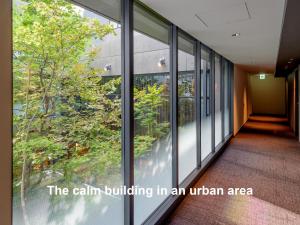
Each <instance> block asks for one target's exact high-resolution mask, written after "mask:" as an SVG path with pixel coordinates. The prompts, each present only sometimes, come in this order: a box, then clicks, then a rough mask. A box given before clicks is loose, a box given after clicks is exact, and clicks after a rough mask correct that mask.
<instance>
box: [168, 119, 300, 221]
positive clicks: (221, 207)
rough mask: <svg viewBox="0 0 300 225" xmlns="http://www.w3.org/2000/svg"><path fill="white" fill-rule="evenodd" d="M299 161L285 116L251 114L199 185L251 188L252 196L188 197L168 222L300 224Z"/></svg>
mask: <svg viewBox="0 0 300 225" xmlns="http://www.w3.org/2000/svg"><path fill="white" fill-rule="evenodd" d="M299 165H300V143H299V142H297V139H296V138H295V136H294V135H293V133H292V132H291V131H290V129H289V127H288V121H287V119H285V118H278V117H266V116H251V117H250V118H249V120H248V121H247V123H246V124H245V125H244V126H243V128H242V129H241V131H240V132H239V133H238V135H237V136H235V137H234V138H233V139H232V140H231V142H230V144H229V145H228V147H227V149H225V151H224V152H223V154H222V155H221V156H220V158H219V159H218V160H216V162H215V163H214V164H213V165H212V166H211V167H210V168H209V169H208V170H207V172H206V173H205V174H204V175H203V176H202V177H201V178H200V179H199V180H198V181H197V183H196V184H195V187H202V186H203V185H204V186H206V187H222V188H224V190H225V189H227V188H229V187H239V188H240V187H245V188H253V195H252V196H241V195H237V196H228V195H223V196H191V195H188V196H186V198H185V199H184V200H183V201H182V203H181V204H180V205H179V206H178V208H177V209H176V210H175V212H174V213H173V214H172V215H171V217H170V218H169V220H168V221H167V224H169V225H182V224H185V225H195V224H205V225H209V224H226V225H228V224H243V225H245V224H255V225H259V224H272V225H275V224H278V225H279V224H280V225H281V224H294V225H296V224H300V176H299V174H300V166H299ZM232 185H234V186H232Z"/></svg>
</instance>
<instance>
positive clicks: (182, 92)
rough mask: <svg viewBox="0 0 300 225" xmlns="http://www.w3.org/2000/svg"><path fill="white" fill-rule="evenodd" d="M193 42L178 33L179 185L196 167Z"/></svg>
mask: <svg viewBox="0 0 300 225" xmlns="http://www.w3.org/2000/svg"><path fill="white" fill-rule="evenodd" d="M195 51H196V45H195V41H194V40H190V39H189V38H188V37H186V36H185V35H184V34H183V33H181V32H179V33H178V164H179V165H178V167H179V168H178V171H179V174H178V175H179V183H181V182H182V181H183V180H184V179H185V178H186V177H187V176H188V175H189V174H190V173H191V172H192V171H193V170H194V169H195V168H196V165H197V147H196V117H195V103H196V102H195Z"/></svg>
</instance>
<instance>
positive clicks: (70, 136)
mask: <svg viewBox="0 0 300 225" xmlns="http://www.w3.org/2000/svg"><path fill="white" fill-rule="evenodd" d="M115 2H119V1H118V0H117V1H115ZM119 3H120V2H119ZM117 5H118V6H119V5H120V4H117ZM98 7H101V3H99V4H98ZM105 7H106V9H108V8H107V7H110V8H109V11H111V12H114V15H119V14H120V8H119V7H116V8H114V7H113V5H111V6H108V5H106V6H105ZM53 15H56V16H53ZM107 16H109V15H107ZM13 23H14V27H13V42H14V49H13V53H14V60H13V77H14V83H13V85H14V86H13V91H14V114H13V117H14V121H13V128H14V132H13V223H14V224H17V225H20V224H21V225H22V224H31V225H34V224H37V225H40V224H75V223H76V224H99V223H100V222H99V221H101V223H103V224H123V200H122V197H121V196H118V197H112V196H110V195H105V194H103V190H104V186H105V185H106V186H109V187H119V186H120V185H122V180H123V179H122V177H121V174H122V173H121V93H120V83H121V76H120V75H121V74H120V69H121V66H120V65H121V60H120V55H121V47H120V46H121V37H120V33H121V32H120V24H119V23H118V22H117V21H111V19H110V18H108V17H103V16H101V15H99V14H95V13H93V12H91V11H89V10H87V9H84V8H82V7H79V6H76V5H74V4H72V3H70V2H69V1H63V0H53V1H46V0H42V1H26V2H25V1H24V2H21V1H16V2H15V4H14V16H13ZM115 25H117V26H115ZM48 185H53V186H58V187H60V188H69V190H70V193H69V194H68V195H65V196H64V195H61V196H60V195H49V189H48V188H47V186H48ZM87 187H89V188H93V187H95V188H99V189H97V190H99V191H100V194H99V195H96V196H88V195H85V196H80V195H74V194H73V193H72V190H73V188H84V190H86V189H87ZM115 215H118V216H115Z"/></svg>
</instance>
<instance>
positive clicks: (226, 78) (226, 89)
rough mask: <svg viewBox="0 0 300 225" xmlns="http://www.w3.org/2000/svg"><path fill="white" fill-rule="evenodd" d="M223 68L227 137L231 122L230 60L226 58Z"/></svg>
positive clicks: (225, 131)
mask: <svg viewBox="0 0 300 225" xmlns="http://www.w3.org/2000/svg"><path fill="white" fill-rule="evenodd" d="M223 69H224V73H223V74H224V134H225V137H227V136H228V135H229V122H230V109H229V108H230V101H229V98H230V90H229V89H230V87H229V82H230V80H229V79H230V77H229V65H228V61H227V60H224V64H223Z"/></svg>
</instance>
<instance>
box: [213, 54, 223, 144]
mask: <svg viewBox="0 0 300 225" xmlns="http://www.w3.org/2000/svg"><path fill="white" fill-rule="evenodd" d="M221 142H222V110H221V58H220V56H219V55H217V54H215V146H217V145H219V144H220V143H221Z"/></svg>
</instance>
